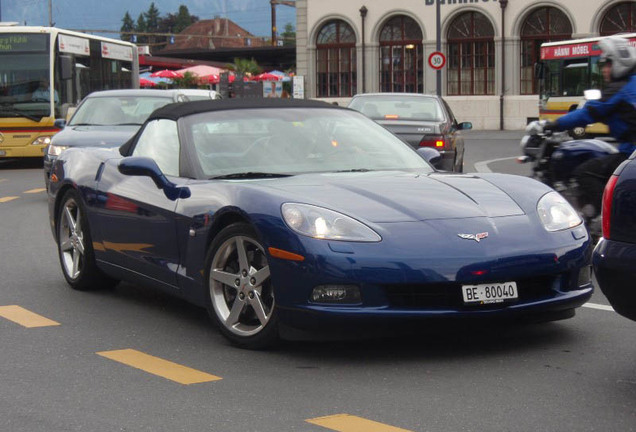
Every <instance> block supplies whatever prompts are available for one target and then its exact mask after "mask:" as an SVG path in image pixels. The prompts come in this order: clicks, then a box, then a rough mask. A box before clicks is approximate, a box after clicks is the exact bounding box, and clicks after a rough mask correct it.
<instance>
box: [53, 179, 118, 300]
mask: <svg viewBox="0 0 636 432" xmlns="http://www.w3.org/2000/svg"><path fill="white" fill-rule="evenodd" d="M56 227H57V231H56V232H57V238H56V240H57V250H58V256H59V258H60V264H61V266H62V273H63V274H64V278H65V279H66V282H67V283H68V284H69V285H70V286H71V288H73V289H76V290H80V291H89V290H93V289H97V288H102V287H105V286H113V285H115V284H116V283H117V281H115V280H113V279H111V278H109V277H108V276H106V275H105V274H103V273H102V272H101V271H100V270H99V269H98V268H97V265H96V264H95V252H94V250H93V243H92V240H91V234H90V229H89V226H88V220H87V218H86V212H85V211H84V206H83V205H82V203H81V201H80V197H79V194H78V193H77V191H75V190H73V189H71V190H69V191H68V192H66V194H64V197H63V198H62V204H61V205H60V208H59V211H58V214H57V219H56Z"/></svg>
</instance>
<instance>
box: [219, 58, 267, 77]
mask: <svg viewBox="0 0 636 432" xmlns="http://www.w3.org/2000/svg"><path fill="white" fill-rule="evenodd" d="M226 67H227V68H228V69H229V70H231V71H234V73H236V74H237V75H243V76H246V75H258V74H259V73H261V70H262V69H261V67H260V66H259V65H258V63H257V62H256V60H254V59H253V58H252V59H245V58H235V59H234V63H230V64H228V65H227V66H226Z"/></svg>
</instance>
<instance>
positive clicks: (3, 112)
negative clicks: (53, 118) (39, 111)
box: [0, 107, 44, 122]
mask: <svg viewBox="0 0 636 432" xmlns="http://www.w3.org/2000/svg"><path fill="white" fill-rule="evenodd" d="M6 114H12V115H13V116H15V117H25V118H28V119H29V120H33V121H34V122H39V121H40V120H42V117H44V116H40V117H39V118H38V117H36V116H32V115H30V114H25V113H23V112H22V111H18V110H16V109H10V108H6V107H3V108H2V110H0V116H1V115H6Z"/></svg>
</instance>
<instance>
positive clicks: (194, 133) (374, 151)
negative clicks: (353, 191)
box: [182, 108, 433, 178]
mask: <svg viewBox="0 0 636 432" xmlns="http://www.w3.org/2000/svg"><path fill="white" fill-rule="evenodd" d="M182 122H184V124H185V127H184V128H183V130H185V131H186V134H187V137H186V139H187V140H189V141H191V143H192V145H193V147H194V148H195V149H196V155H197V157H198V160H199V162H200V166H201V169H202V171H203V174H204V176H205V177H206V178H214V177H220V176H228V175H232V174H234V175H236V174H246V173H249V174H255V173H259V174H261V175H262V174H269V175H272V174H300V173H309V172H350V171H375V170H414V171H418V172H431V171H433V168H432V167H431V166H430V165H429V164H428V163H427V162H426V161H425V160H424V159H422V158H421V157H420V156H419V155H418V154H417V153H416V152H415V151H414V150H413V149H411V148H410V147H409V146H408V145H406V144H405V143H404V142H402V141H401V140H400V139H398V138H397V137H395V136H394V135H393V134H391V133H390V132H389V131H387V130H386V129H384V128H383V127H381V126H380V125H378V124H377V123H375V122H373V121H371V120H369V119H368V118H366V117H364V116H362V115H360V114H359V113H356V112H353V111H348V110H342V109H330V108H318V109H316V108H313V109H312V108H284V109H267V108H265V109H249V110H241V111H239V110H228V111H215V112H207V113H201V114H195V115H192V116H189V117H186V118H184V119H183V120H182Z"/></svg>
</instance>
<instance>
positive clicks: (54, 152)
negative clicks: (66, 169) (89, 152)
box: [46, 144, 68, 156]
mask: <svg viewBox="0 0 636 432" xmlns="http://www.w3.org/2000/svg"><path fill="white" fill-rule="evenodd" d="M67 148H68V146H61V145H53V144H51V145H49V149H48V150H47V152H46V153H47V154H48V155H49V156H59V155H60V153H62V152H63V151H64V150H66V149H67Z"/></svg>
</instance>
